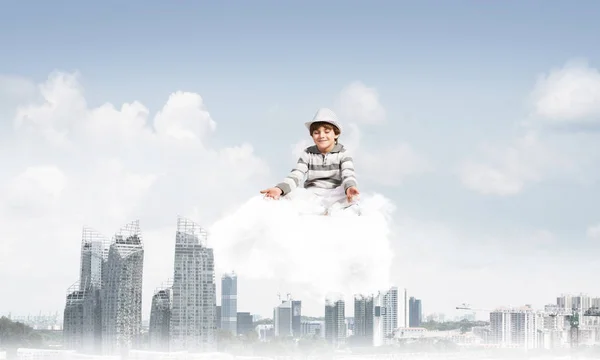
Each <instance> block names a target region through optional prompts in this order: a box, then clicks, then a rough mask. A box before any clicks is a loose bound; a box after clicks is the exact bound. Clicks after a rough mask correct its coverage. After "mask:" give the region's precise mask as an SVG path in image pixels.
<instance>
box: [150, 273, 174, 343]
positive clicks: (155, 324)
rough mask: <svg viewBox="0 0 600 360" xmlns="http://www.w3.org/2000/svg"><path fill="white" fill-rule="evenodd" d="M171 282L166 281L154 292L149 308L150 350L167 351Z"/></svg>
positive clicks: (171, 295)
mask: <svg viewBox="0 0 600 360" xmlns="http://www.w3.org/2000/svg"><path fill="white" fill-rule="evenodd" d="M172 286H173V282H172V280H171V281H168V282H167V284H162V285H161V286H160V287H159V288H157V289H156V290H155V291H154V295H153V296H152V306H151V308H150V326H149V329H148V341H149V346H150V349H151V350H154V351H169V334H170V331H169V329H170V326H171V309H172V306H173V305H172V301H173V291H172Z"/></svg>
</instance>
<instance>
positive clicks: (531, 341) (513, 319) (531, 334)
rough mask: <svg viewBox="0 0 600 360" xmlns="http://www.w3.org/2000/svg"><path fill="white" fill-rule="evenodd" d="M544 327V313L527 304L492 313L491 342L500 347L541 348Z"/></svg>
mask: <svg viewBox="0 0 600 360" xmlns="http://www.w3.org/2000/svg"><path fill="white" fill-rule="evenodd" d="M543 328H544V315H543V313H541V312H538V311H535V310H533V309H531V308H530V307H527V306H526V307H522V308H516V309H512V308H508V309H497V310H495V311H493V312H491V313H490V342H491V343H492V344H496V345H499V346H500V347H520V348H525V349H537V348H540V347H542V346H543V336H542V332H541V331H542V330H543Z"/></svg>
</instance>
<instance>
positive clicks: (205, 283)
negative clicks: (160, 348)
mask: <svg viewBox="0 0 600 360" xmlns="http://www.w3.org/2000/svg"><path fill="white" fill-rule="evenodd" d="M206 244H207V232H206V230H204V229H203V228H202V227H200V226H199V225H198V224H196V223H194V222H193V221H191V220H189V219H186V218H183V217H178V219H177V232H176V234H175V261H174V269H173V286H172V308H171V321H170V326H169V329H170V340H171V344H170V350H171V351H179V350H187V351H211V350H214V349H215V348H216V331H217V324H216V303H217V299H216V283H215V262H214V255H213V249H210V248H208V247H206Z"/></svg>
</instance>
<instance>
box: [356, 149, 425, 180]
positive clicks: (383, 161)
mask: <svg viewBox="0 0 600 360" xmlns="http://www.w3.org/2000/svg"><path fill="white" fill-rule="evenodd" d="M355 158H356V159H357V162H358V163H359V164H360V166H361V177H363V178H365V179H369V180H370V181H372V182H374V183H377V184H382V185H388V186H399V185H401V184H402V183H403V182H404V181H405V179H406V178H407V177H410V176H414V175H420V174H423V173H426V172H429V171H432V170H433V166H432V164H431V163H430V162H429V160H427V159H426V158H424V157H423V156H421V155H419V154H417V153H416V152H415V150H413V148H412V147H411V146H410V145H408V144H395V145H391V146H386V147H377V148H373V149H371V148H367V149H365V150H364V152H363V151H361V150H358V152H357V153H356V156H355Z"/></svg>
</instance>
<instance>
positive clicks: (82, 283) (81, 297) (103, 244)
mask: <svg viewBox="0 0 600 360" xmlns="http://www.w3.org/2000/svg"><path fill="white" fill-rule="evenodd" d="M107 245H108V239H107V238H105V237H104V236H103V235H102V234H100V233H99V232H97V231H95V230H94V229H90V228H87V227H84V228H83V234H82V239H81V262H80V275H79V280H78V281H77V282H75V284H73V285H72V286H71V287H69V289H68V290H67V298H66V305H65V310H64V316H63V334H64V335H63V339H64V346H65V347H66V348H67V349H72V350H77V351H80V352H82V353H99V352H100V349H101V345H102V344H101V339H102V336H101V335H102V334H101V332H102V308H101V299H100V290H101V287H102V272H103V269H104V265H105V263H106V260H107V255H108V253H107Z"/></svg>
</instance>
